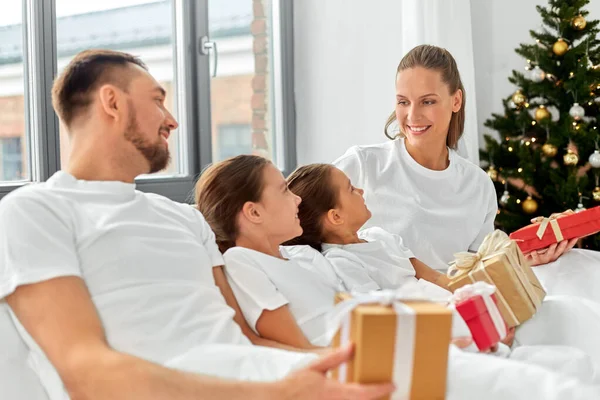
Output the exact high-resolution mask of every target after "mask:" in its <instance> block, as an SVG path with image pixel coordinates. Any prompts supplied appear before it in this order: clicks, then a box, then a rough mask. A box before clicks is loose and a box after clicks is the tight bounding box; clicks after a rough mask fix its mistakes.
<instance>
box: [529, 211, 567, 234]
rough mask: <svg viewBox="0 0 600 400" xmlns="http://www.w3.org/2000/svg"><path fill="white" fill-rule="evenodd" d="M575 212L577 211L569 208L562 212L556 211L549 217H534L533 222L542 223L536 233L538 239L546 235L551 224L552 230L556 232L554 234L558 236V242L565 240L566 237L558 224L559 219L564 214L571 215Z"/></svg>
mask: <svg viewBox="0 0 600 400" xmlns="http://www.w3.org/2000/svg"><path fill="white" fill-rule="evenodd" d="M574 213H575V212H574V211H573V210H567V211H565V212H562V213H554V214H552V215H550V216H549V217H548V218H545V217H537V218H534V219H533V222H534V223H539V224H540V226H539V228H538V230H537V232H536V234H535V235H536V236H537V237H538V239H540V240H542V238H543V237H544V233H545V232H546V229H548V225H550V227H552V232H554V236H556V241H557V242H561V241H563V240H564V237H563V234H562V232H561V230H560V226H558V221H557V219H558V218H560V217H562V216H565V215H570V214H574Z"/></svg>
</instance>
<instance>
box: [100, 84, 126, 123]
mask: <svg viewBox="0 0 600 400" xmlns="http://www.w3.org/2000/svg"><path fill="white" fill-rule="evenodd" d="M98 97H99V99H100V106H101V108H102V110H103V111H104V114H105V115H106V116H107V117H108V118H111V119H113V120H114V121H120V120H121V118H122V114H123V112H124V108H125V104H124V102H125V99H124V96H123V92H122V91H121V90H119V89H118V88H117V87H116V86H115V85H111V84H105V85H102V86H101V87H100V89H98Z"/></svg>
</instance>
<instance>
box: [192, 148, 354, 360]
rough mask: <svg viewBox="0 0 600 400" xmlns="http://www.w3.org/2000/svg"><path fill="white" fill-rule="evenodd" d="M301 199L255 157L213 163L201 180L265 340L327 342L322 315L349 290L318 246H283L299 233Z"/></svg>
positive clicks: (249, 315)
mask: <svg viewBox="0 0 600 400" xmlns="http://www.w3.org/2000/svg"><path fill="white" fill-rule="evenodd" d="M300 202H301V199H300V198H299V197H298V196H296V195H294V194H293V193H292V192H291V191H290V190H289V189H288V186H287V183H286V181H285V179H284V178H283V176H282V175H281V172H280V171H279V170H278V169H277V168H276V167H275V166H274V165H273V164H272V163H271V162H269V161H268V160H266V159H264V158H261V157H257V156H238V157H234V158H232V159H229V160H226V161H223V162H220V163H218V164H215V165H213V166H212V167H210V168H208V169H207V170H206V171H205V172H204V174H203V175H202V177H201V178H200V180H199V181H198V183H197V186H196V204H197V206H198V209H199V210H200V211H201V212H202V214H203V215H204V217H205V218H206V220H207V221H208V223H209V224H210V226H211V227H212V229H213V231H214V232H215V236H216V240H217V243H218V245H219V248H220V250H221V251H222V252H223V253H224V258H225V264H226V265H227V267H226V269H225V271H226V273H227V277H228V279H229V280H230V283H231V287H232V289H233V291H234V293H235V296H236V298H237V300H238V302H239V304H240V307H241V309H242V312H243V314H244V317H245V318H246V320H247V322H248V324H249V325H250V326H251V327H252V329H254V331H255V332H257V333H259V334H260V335H261V336H263V337H265V338H270V339H272V340H275V341H278V342H281V343H285V344H289V345H291V346H294V347H298V348H310V347H314V346H326V345H328V343H327V341H326V339H325V337H324V334H325V314H326V313H327V312H328V311H329V310H330V309H331V308H332V305H333V298H334V296H335V293H336V292H338V291H344V290H346V288H345V286H344V285H343V283H342V282H341V280H340V279H339V278H338V277H337V276H336V274H335V272H334V271H333V269H332V268H331V265H330V264H329V263H328V262H327V260H325V258H324V257H323V256H322V255H321V254H319V253H318V252H316V251H311V250H312V249H310V248H309V247H308V246H306V247H305V248H299V249H294V253H296V254H295V255H294V257H293V259H292V258H291V255H290V254H288V253H287V252H286V249H284V248H281V247H280V245H281V243H283V242H285V241H287V240H290V239H292V238H294V237H296V236H298V235H300V234H302V228H301V227H300V220H299V219H298V205H299V204H300Z"/></svg>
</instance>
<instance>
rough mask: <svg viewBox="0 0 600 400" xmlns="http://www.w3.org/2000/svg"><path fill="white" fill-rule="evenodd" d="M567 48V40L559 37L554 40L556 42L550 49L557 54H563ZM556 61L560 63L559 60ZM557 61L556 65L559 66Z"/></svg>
mask: <svg viewBox="0 0 600 400" xmlns="http://www.w3.org/2000/svg"><path fill="white" fill-rule="evenodd" d="M567 50H569V45H568V43H567V42H565V40H564V39H563V38H559V39H558V40H557V41H556V43H554V45H553V46H552V51H553V52H554V54H556V55H557V56H564V55H565V53H566V52H567ZM558 63H560V61H558ZM558 63H557V65H558V66H560V64H558Z"/></svg>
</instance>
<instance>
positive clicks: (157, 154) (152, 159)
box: [125, 107, 171, 174]
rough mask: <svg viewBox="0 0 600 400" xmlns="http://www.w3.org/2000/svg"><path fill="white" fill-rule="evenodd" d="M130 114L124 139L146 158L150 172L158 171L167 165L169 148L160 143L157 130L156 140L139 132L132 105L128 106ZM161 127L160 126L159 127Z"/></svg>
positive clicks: (169, 159) (160, 138) (160, 139)
mask: <svg viewBox="0 0 600 400" xmlns="http://www.w3.org/2000/svg"><path fill="white" fill-rule="evenodd" d="M130 110H131V114H130V117H129V122H128V124H127V129H126V130H125V139H127V140H129V141H130V142H131V143H133V145H134V146H135V148H136V149H138V151H139V152H140V153H142V154H143V155H144V157H145V158H146V160H148V162H149V163H150V173H151V174H152V173H154V172H158V171H161V170H163V169H165V168H166V167H167V165H169V161H171V156H170V154H169V148H168V147H167V146H165V145H164V144H163V143H162V136H161V135H160V133H159V132H157V135H158V138H157V139H158V140H157V141H156V142H153V143H152V142H150V141H149V140H146V139H145V138H144V135H143V134H142V133H141V132H140V129H139V126H138V124H137V118H136V112H135V110H134V109H133V107H130ZM161 129H162V127H161Z"/></svg>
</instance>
